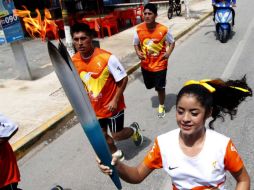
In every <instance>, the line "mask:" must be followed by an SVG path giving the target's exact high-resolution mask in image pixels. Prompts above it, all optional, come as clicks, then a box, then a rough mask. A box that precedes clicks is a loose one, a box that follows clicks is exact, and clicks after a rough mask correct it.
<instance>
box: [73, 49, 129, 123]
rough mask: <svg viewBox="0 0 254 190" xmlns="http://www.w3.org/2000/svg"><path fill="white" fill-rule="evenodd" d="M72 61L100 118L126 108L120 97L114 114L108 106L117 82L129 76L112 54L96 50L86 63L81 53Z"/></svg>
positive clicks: (114, 92)
mask: <svg viewBox="0 0 254 190" xmlns="http://www.w3.org/2000/svg"><path fill="white" fill-rule="evenodd" d="M72 61H73V63H74V65H75V67H76V69H77V71H78V73H79V75H80V78H81V80H82V81H83V83H84V86H85V88H86V90H87V92H88V95H89V98H90V101H91V103H92V106H93V108H94V110H95V113H96V116H97V117H98V118H107V117H111V116H112V115H113V114H115V113H117V112H120V111H122V110H123V109H124V108H125V103H124V97H123V95H122V96H121V97H120V99H119V101H118V107H117V110H116V111H115V112H114V113H113V112H111V111H109V110H108V108H107V105H108V104H109V102H110V101H111V100H112V99H113V97H114V96H115V94H116V89H117V84H116V83H117V82H118V81H120V80H122V79H123V78H124V77H126V76H127V74H126V72H125V70H124V68H123V66H122V65H121V63H120V62H119V61H118V59H117V58H116V57H115V56H114V55H111V53H109V52H107V51H105V50H102V49H99V48H95V50H94V53H93V55H92V56H91V58H90V59H89V60H88V61H86V60H84V59H83V58H82V57H81V55H80V53H76V54H75V55H74V56H73V57H72Z"/></svg>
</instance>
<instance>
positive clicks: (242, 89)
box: [229, 86, 250, 92]
mask: <svg viewBox="0 0 254 190" xmlns="http://www.w3.org/2000/svg"><path fill="white" fill-rule="evenodd" d="M229 87H230V88H235V89H237V90H240V91H242V92H250V91H249V90H247V89H244V88H241V87H237V86H229Z"/></svg>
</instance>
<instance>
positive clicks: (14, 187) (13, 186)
mask: <svg viewBox="0 0 254 190" xmlns="http://www.w3.org/2000/svg"><path fill="white" fill-rule="evenodd" d="M0 190H21V189H19V188H18V183H12V184H9V185H7V186H5V187H2V188H0Z"/></svg>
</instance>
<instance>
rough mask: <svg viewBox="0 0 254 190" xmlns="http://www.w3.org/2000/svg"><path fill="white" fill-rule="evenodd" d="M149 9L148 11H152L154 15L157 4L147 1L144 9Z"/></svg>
mask: <svg viewBox="0 0 254 190" xmlns="http://www.w3.org/2000/svg"><path fill="white" fill-rule="evenodd" d="M146 9H149V10H150V11H152V12H153V13H154V14H155V15H157V6H156V5H155V4H152V3H147V4H146V5H145V7H144V10H146Z"/></svg>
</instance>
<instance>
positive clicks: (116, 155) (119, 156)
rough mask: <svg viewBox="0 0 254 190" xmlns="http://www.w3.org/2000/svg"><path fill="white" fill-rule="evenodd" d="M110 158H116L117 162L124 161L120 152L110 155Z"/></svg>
mask: <svg viewBox="0 0 254 190" xmlns="http://www.w3.org/2000/svg"><path fill="white" fill-rule="evenodd" d="M112 157H117V158H118V160H120V161H124V159H125V158H124V154H123V152H122V151H121V150H117V151H116V152H115V153H113V154H112Z"/></svg>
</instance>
